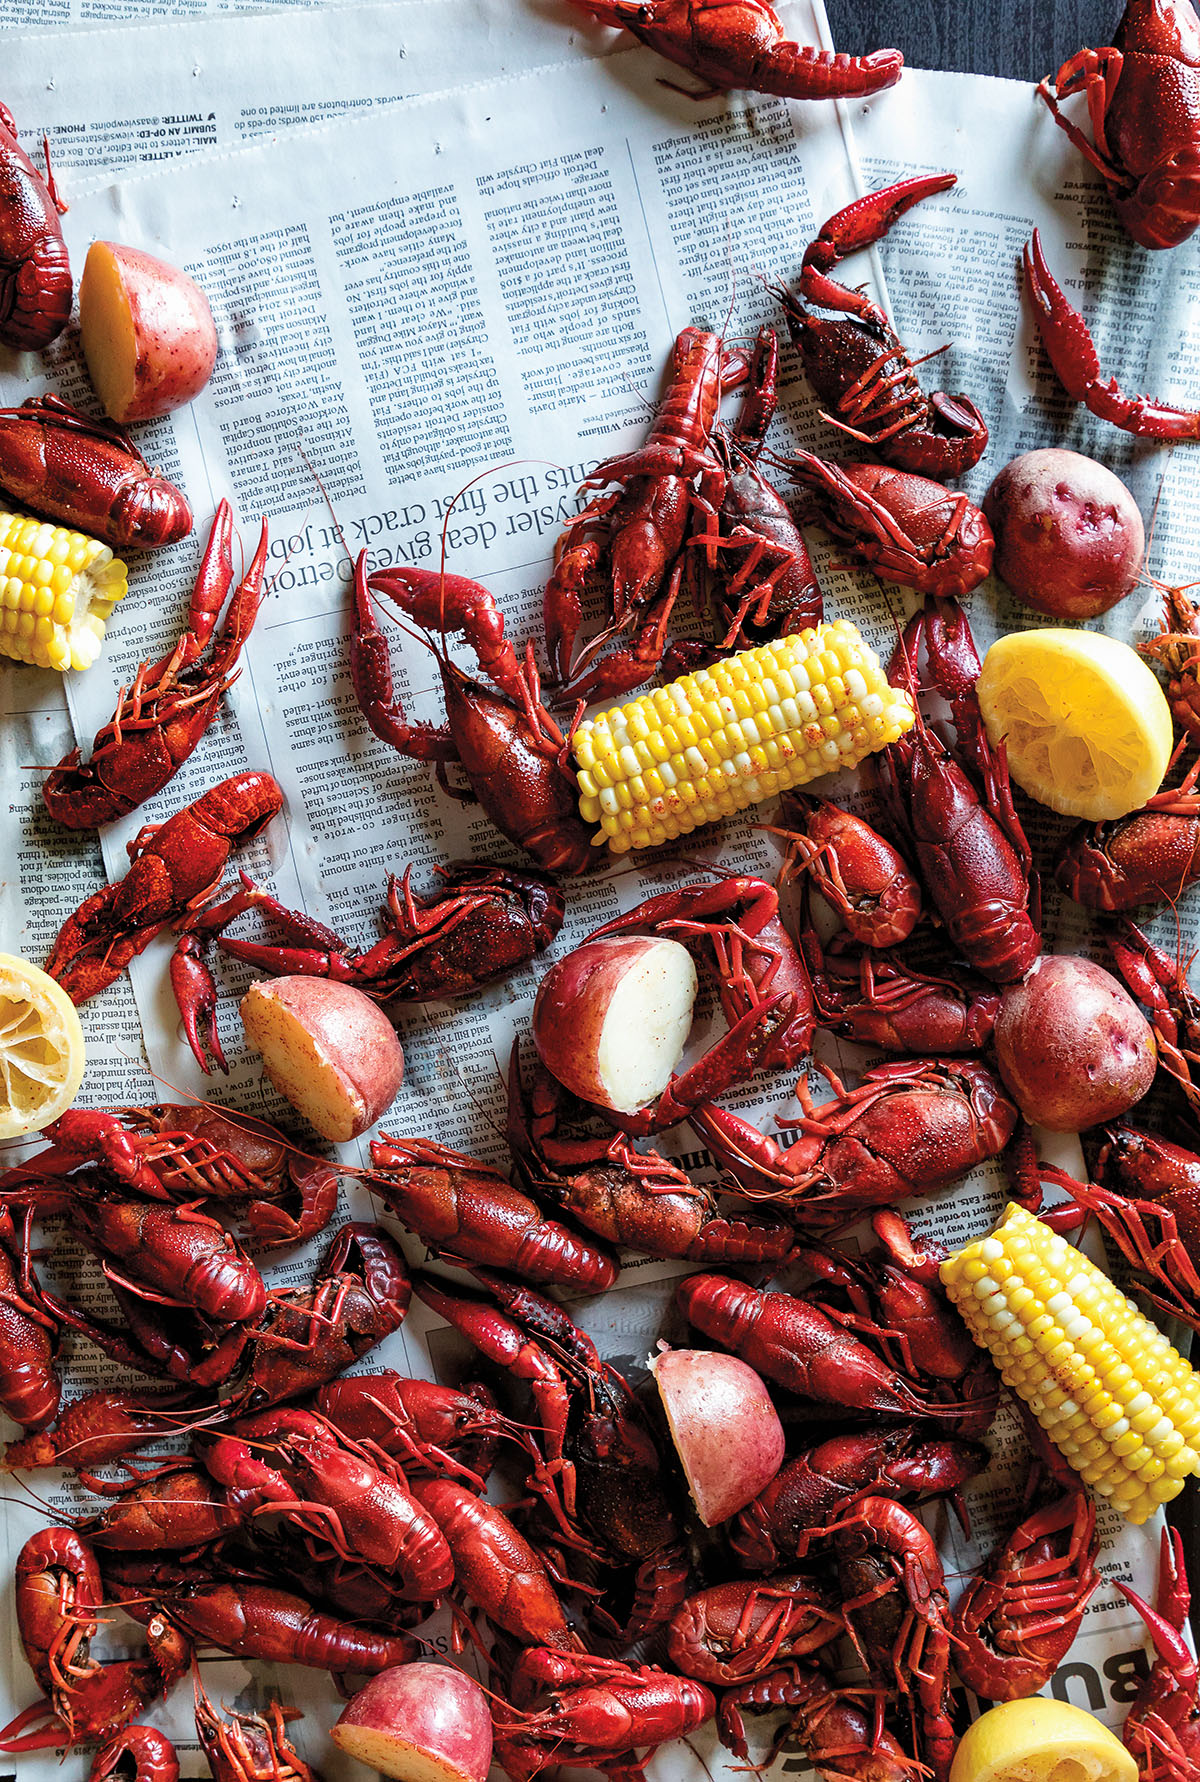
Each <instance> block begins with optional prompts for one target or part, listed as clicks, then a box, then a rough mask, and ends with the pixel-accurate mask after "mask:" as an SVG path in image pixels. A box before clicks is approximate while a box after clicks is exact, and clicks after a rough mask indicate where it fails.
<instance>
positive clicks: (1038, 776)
mask: <svg viewBox="0 0 1200 1782" xmlns="http://www.w3.org/2000/svg"><path fill="white" fill-rule="evenodd" d="M976 691H977V692H978V695H979V705H980V709H981V710H982V712H983V721H984V724H985V725H986V727H987V733H988V739H989V741H990V742H992V743H993V744H996V743H999V742H1004V743H1005V745H1006V746H1007V749H1008V766H1009V771H1010V773H1011V775H1012V777H1013V779H1014V781H1015V782H1016V784H1017V785H1018V786H1020V787H1021V788H1022V790H1023V791H1025V792H1028V793H1029V795H1030V797H1032V798H1036V799H1037V800H1038V802H1039V803H1040V804H1045V805H1049V807H1050V809H1051V810H1052V811H1061V812H1062V813H1063V814H1064V815H1066V816H1069V817H1085V818H1087V819H1088V821H1089V822H1093V823H1099V822H1101V821H1105V820H1107V819H1109V818H1112V817H1123V816H1125V814H1126V813H1127V812H1128V811H1134V810H1137V809H1138V808H1139V807H1140V806H1141V805H1143V804H1145V802H1146V800H1147V799H1148V798H1151V797H1153V795H1154V793H1155V792H1157V791H1158V789H1159V787H1160V786H1161V784H1162V780H1163V775H1164V774H1165V773H1166V771H1167V763H1168V762H1169V761H1170V759H1171V712H1170V707H1169V706H1168V705H1167V701H1166V697H1165V695H1164V694H1163V690H1162V688H1161V687H1160V686H1159V684H1158V682H1157V681H1156V680H1155V678H1154V675H1153V673H1152V672H1151V670H1150V669H1149V668H1147V666H1146V664H1145V663H1144V662H1143V661H1142V659H1141V657H1140V656H1139V655H1138V654H1137V652H1136V651H1135V650H1131V649H1130V647H1129V645H1128V644H1124V643H1120V642H1119V641H1118V640H1117V639H1116V638H1115V637H1106V636H1105V635H1104V634H1103V632H1099V631H1067V630H1057V629H1056V630H1045V631H1015V632H1012V633H1010V635H1009V636H1008V637H1000V638H997V640H996V642H995V643H994V644H993V645H992V647H991V649H990V650H989V651H988V653H987V655H986V656H985V657H984V661H983V672H982V673H981V674H980V676H979V680H978V683H977V687H976Z"/></svg>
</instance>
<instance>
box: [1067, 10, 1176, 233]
mask: <svg viewBox="0 0 1200 1782" xmlns="http://www.w3.org/2000/svg"><path fill="white" fill-rule="evenodd" d="M1038 92H1039V93H1040V95H1041V97H1042V98H1043V99H1044V100H1045V101H1046V104H1047V105H1048V106H1049V107H1050V110H1051V113H1052V114H1053V117H1054V121H1055V123H1056V124H1058V125H1059V126H1060V128H1061V129H1063V130H1065V131H1066V133H1067V135H1068V136H1069V137H1070V139H1071V141H1072V142H1073V143H1074V145H1075V147H1076V148H1077V149H1079V151H1080V152H1081V154H1083V155H1084V156H1085V158H1086V159H1087V160H1088V161H1090V163H1091V165H1092V166H1093V167H1095V168H1097V169H1098V170H1099V172H1100V173H1101V174H1102V175H1103V176H1104V183H1105V185H1106V186H1107V187H1108V195H1109V197H1110V198H1111V200H1112V205H1113V209H1114V210H1115V211H1116V213H1117V216H1118V217H1119V218H1120V220H1121V222H1122V223H1123V224H1124V226H1125V228H1126V229H1127V230H1128V231H1129V233H1130V235H1132V237H1133V239H1134V240H1135V241H1137V242H1140V243H1141V245H1142V246H1143V247H1147V248H1169V247H1177V246H1178V245H1179V243H1180V242H1181V241H1186V240H1187V238H1188V236H1189V235H1190V234H1191V233H1192V231H1193V230H1194V229H1195V227H1196V225H1197V223H1200V20H1197V18H1196V14H1195V12H1194V11H1193V9H1192V7H1191V5H1190V4H1189V0H1127V4H1126V7H1125V11H1124V13H1123V14H1122V15H1121V22H1120V24H1119V25H1118V26H1117V30H1116V35H1115V37H1114V39H1113V44H1112V47H1111V48H1109V49H1098V50H1095V49H1083V50H1079V51H1078V52H1077V54H1075V55H1073V56H1069V57H1068V58H1067V60H1066V61H1065V62H1064V63H1063V65H1062V67H1061V68H1060V69H1059V71H1058V73H1057V74H1056V75H1055V76H1054V79H1053V81H1050V80H1044V81H1042V82H1041V84H1040V85H1039V87H1038ZM1074 93H1084V94H1086V96H1087V108H1088V116H1089V118H1090V120H1091V125H1092V133H1093V136H1094V138H1095V141H1094V142H1089V141H1088V139H1087V137H1086V136H1085V135H1084V133H1083V131H1082V130H1080V129H1079V128H1078V126H1077V125H1075V124H1073V123H1071V122H1070V120H1069V119H1068V118H1066V117H1064V116H1063V113H1062V111H1061V109H1060V106H1059V101H1060V100H1063V99H1067V98H1069V97H1070V96H1071V95H1072V94H1074Z"/></svg>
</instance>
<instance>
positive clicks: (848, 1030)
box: [801, 923, 1000, 1058]
mask: <svg viewBox="0 0 1200 1782" xmlns="http://www.w3.org/2000/svg"><path fill="white" fill-rule="evenodd" d="M801 938H802V943H803V947H804V955H805V958H806V960H807V961H808V971H809V976H810V978H811V979H812V986H813V1001H814V1005H815V1007H816V1014H817V1025H818V1027H824V1028H826V1029H827V1030H828V1031H829V1032H830V1033H836V1034H840V1035H841V1037H842V1038H843V1039H849V1040H853V1041H855V1043H856V1044H858V1045H860V1046H870V1047H872V1048H874V1047H878V1049H879V1050H880V1051H882V1052H907V1053H921V1052H935V1053H937V1055H938V1056H939V1057H942V1058H946V1057H951V1056H954V1055H957V1054H961V1053H975V1052H980V1051H982V1050H983V1048H984V1047H985V1046H986V1045H987V1043H988V1041H989V1039H990V1038H991V1036H992V1029H993V1028H994V1026H995V1024H996V1015H997V1013H998V1012H999V1008H1000V992H999V990H997V989H996V988H995V987H994V986H993V985H991V984H989V983H987V981H986V980H985V979H983V978H976V977H972V976H971V974H970V973H967V972H961V971H957V970H954V971H951V970H950V969H949V968H948V970H947V974H946V975H945V976H940V977H939V976H933V975H931V974H930V973H929V972H922V971H918V970H917V969H916V967H915V966H912V965H909V964H908V963H907V962H906V961H905V960H903V959H901V958H900V957H898V956H896V955H893V954H891V953H888V952H878V953H876V952H872V951H870V950H869V949H865V948H861V949H858V950H854V951H851V950H849V949H847V950H846V951H840V950H839V951H838V952H836V953H833V952H831V953H829V954H828V955H827V954H826V953H825V952H824V950H823V949H822V947H821V943H820V941H819V939H818V938H817V934H816V930H815V929H814V928H813V927H812V926H811V924H808V923H806V925H805V927H804V928H803V930H802V933H801Z"/></svg>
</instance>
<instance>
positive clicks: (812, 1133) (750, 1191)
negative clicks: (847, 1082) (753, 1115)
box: [689, 1058, 1017, 1229]
mask: <svg viewBox="0 0 1200 1782" xmlns="http://www.w3.org/2000/svg"><path fill="white" fill-rule="evenodd" d="M801 1087H803V1085H801ZM835 1088H836V1089H837V1098H836V1099H835V1100H833V1101H828V1102H823V1103H822V1104H821V1105H820V1106H819V1107H818V1106H815V1105H813V1104H811V1103H810V1105H809V1109H808V1111H806V1112H805V1113H804V1114H803V1115H802V1116H801V1117H800V1118H799V1119H797V1120H796V1121H795V1122H792V1123H791V1124H794V1125H795V1126H797V1127H798V1128H799V1130H800V1133H801V1137H800V1138H799V1140H797V1141H796V1142H795V1143H794V1144H792V1145H791V1146H790V1148H789V1149H787V1150H786V1151H785V1150H784V1149H783V1148H782V1147H781V1146H780V1145H778V1144H777V1143H776V1142H775V1140H774V1139H770V1138H767V1137H766V1136H765V1135H764V1134H763V1133H761V1132H759V1130H758V1128H757V1127H755V1126H751V1125H750V1124H749V1123H748V1122H747V1121H745V1120H742V1119H740V1118H739V1117H738V1116H737V1115H736V1114H731V1113H729V1112H728V1110H726V1109H724V1108H719V1107H716V1106H714V1105H713V1104H711V1103H710V1104H708V1105H706V1106H704V1107H703V1108H699V1109H697V1110H696V1111H695V1112H694V1113H693V1114H692V1115H690V1116H689V1117H690V1119H691V1121H692V1124H693V1125H694V1126H695V1127H696V1129H697V1131H699V1132H701V1133H702V1134H703V1135H704V1137H705V1138H706V1139H707V1140H708V1142H709V1144H710V1145H711V1146H712V1150H713V1153H714V1156H715V1157H716V1159H717V1161H718V1163H720V1164H721V1165H722V1166H723V1167H724V1168H725V1169H728V1170H729V1171H730V1172H731V1174H732V1175H733V1177H734V1179H735V1180H736V1181H737V1182H738V1183H739V1184H740V1186H741V1192H742V1193H744V1194H746V1195H747V1196H748V1197H749V1198H750V1199H752V1200H767V1201H771V1200H778V1201H780V1202H783V1203H786V1204H787V1206H788V1208H789V1217H791V1218H793V1219H794V1220H795V1221H796V1222H797V1223H798V1224H800V1225H803V1226H805V1227H814V1228H818V1229H819V1228H821V1227H828V1226H832V1225H836V1224H838V1223H840V1222H842V1221H844V1220H845V1219H846V1218H847V1217H848V1216H849V1215H851V1214H854V1213H858V1212H861V1211H862V1210H863V1209H864V1208H867V1207H877V1206H891V1205H894V1204H895V1203H896V1202H898V1201H902V1200H910V1199H912V1198H913V1197H914V1196H916V1195H920V1194H931V1193H934V1192H936V1191H937V1190H938V1189H940V1188H947V1187H949V1186H950V1185H951V1183H953V1182H956V1181H958V1179H959V1177H960V1176H963V1175H965V1174H966V1172H967V1171H968V1170H970V1169H974V1168H975V1166H976V1165H977V1164H980V1163H984V1162H986V1161H987V1159H988V1158H989V1157H998V1156H999V1154H1000V1152H1001V1151H1002V1150H1003V1149H1004V1147H1005V1145H1006V1144H1007V1143H1008V1141H1009V1139H1010V1138H1011V1137H1012V1135H1013V1132H1014V1131H1015V1130H1016V1124H1017V1110H1016V1108H1015V1107H1014V1106H1013V1104H1012V1102H1011V1101H1009V1100H1008V1098H1007V1096H1006V1095H1005V1094H1004V1093H1003V1090H1002V1089H1001V1086H1000V1083H999V1081H998V1079H997V1078H996V1077H995V1076H993V1074H992V1073H991V1071H990V1070H988V1069H987V1068H986V1067H985V1066H984V1065H982V1064H978V1063H974V1062H969V1061H967V1060H960V1059H955V1058H945V1059H936V1058H927V1059H914V1060H912V1061H911V1062H903V1063H902V1062H897V1063H895V1064H882V1065H878V1066H876V1068H875V1069H874V1070H869V1071H867V1072H865V1074H864V1075H863V1077H862V1078H861V1080H860V1082H859V1084H858V1086H857V1088H855V1089H851V1090H843V1089H842V1088H841V1086H840V1085H839V1084H837V1083H836V1081H835Z"/></svg>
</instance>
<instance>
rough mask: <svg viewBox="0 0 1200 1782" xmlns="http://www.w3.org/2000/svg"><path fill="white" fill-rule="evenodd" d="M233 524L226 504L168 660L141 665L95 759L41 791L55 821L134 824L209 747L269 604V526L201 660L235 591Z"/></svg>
mask: <svg viewBox="0 0 1200 1782" xmlns="http://www.w3.org/2000/svg"><path fill="white" fill-rule="evenodd" d="M232 532H233V520H232V516H231V513H230V508H229V503H228V502H227V501H222V503H221V505H220V507H219V508H218V509H217V515H216V518H215V519H214V521H213V524H212V531H211V532H210V534H209V539H208V545H207V547H206V549H205V552H204V557H203V560H202V562H201V564H200V569H199V572H198V574H197V576H196V583H195V586H194V588H193V589H192V598H191V603H190V605H189V607H188V616H187V629H186V630H185V631H184V633H183V636H182V637H181V638H180V639H179V642H178V643H177V644H176V645H175V647H174V649H172V650H171V651H170V652H169V654H167V655H166V656H163V657H162V658H161V659H160V660H159V661H157V662H153V663H150V662H143V663H142V664H141V666H140V667H139V669H138V671H137V673H136V674H135V675H134V677H133V682H132V684H131V685H130V687H129V689H128V691H126V689H125V688H124V687H122V689H121V691H120V694H119V695H118V698H117V709H116V711H115V712H114V714H113V716H112V717H111V718H110V719H109V721H108V723H107V724H106V725H105V726H104V728H103V729H102V730H99V731H97V733H96V735H95V736H94V737H93V738H92V752H91V757H90V759H89V760H88V761H86V762H84V761H81V760H80V756H79V750H78V749H72V750H71V752H70V754H69V755H67V756H65V757H64V758H63V760H62V761H60V762H59V764H58V766H57V767H56V768H54V769H53V770H52V771H51V773H50V776H49V778H48V779H47V780H46V782H45V784H44V785H43V787H42V799H43V801H44V803H45V806H46V809H47V810H48V811H49V813H50V815H51V816H52V817H53V818H54V820H55V822H56V823H62V824H64V825H65V827H66V828H68V829H96V828H99V826H100V825H101V824H102V823H113V822H115V821H116V820H117V818H118V817H126V816H128V815H129V813H130V811H135V810H136V809H137V808H138V806H139V805H140V804H144V803H145V802H146V800H147V799H148V798H152V797H153V796H154V794H155V793H156V792H161V790H162V788H163V787H164V786H165V785H166V784H167V783H168V781H170V780H171V779H173V778H174V776H175V774H177V773H178V772H179V769H180V768H181V767H182V766H183V764H184V762H185V761H186V760H187V759H188V756H189V755H190V754H191V753H192V751H193V749H195V748H196V747H197V746H198V745H199V743H200V742H201V740H202V738H203V736H204V734H205V732H206V731H207V729H208V728H209V726H210V724H211V723H212V722H213V719H214V718H215V717H216V715H217V713H218V711H219V710H220V706H221V696H222V694H223V693H224V692H225V691H226V689H227V688H228V687H230V686H231V685H232V683H233V681H234V679H235V678H236V676H235V673H234V670H235V668H236V665H237V660H238V657H239V656H240V655H241V653H242V648H243V645H244V644H245V642H246V640H247V638H248V637H249V635H250V632H251V629H252V628H253V625H254V621H255V619H256V618H257V616H258V609H259V607H260V605H261V604H262V599H263V575H264V572H265V569H266V562H267V523H266V521H265V520H264V521H263V527H262V536H261V537H260V539H259V544H258V549H257V551H256V552H255V554H254V559H253V561H252V562H251V564H250V567H249V569H248V570H247V571H246V574H245V577H244V578H243V580H242V582H241V583H240V585H239V587H238V589H237V592H236V593H235V594H234V596H233V598H232V600H230V602H229V609H228V612H227V613H226V616H225V623H224V625H223V626H222V628H221V631H220V634H219V635H218V636H217V638H216V641H215V642H214V643H213V647H212V652H211V654H210V656H209V658H208V661H207V662H203V663H202V662H201V661H200V658H201V656H202V655H203V654H204V650H205V648H206V646H207V645H208V644H209V642H210V641H211V640H212V637H213V630H214V627H215V626H216V623H217V617H218V615H219V613H220V611H221V608H222V606H223V605H224V603H225V599H226V596H227V595H228V594H229V590H230V588H231V587H232V586H233V559H232V556H231V554H230V550H231V538H232Z"/></svg>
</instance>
